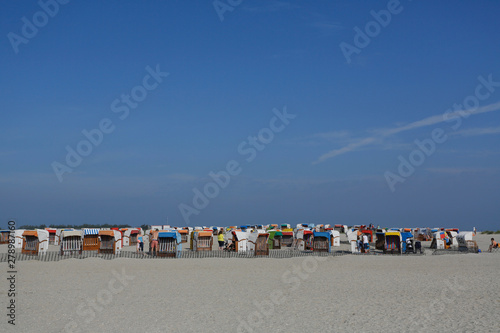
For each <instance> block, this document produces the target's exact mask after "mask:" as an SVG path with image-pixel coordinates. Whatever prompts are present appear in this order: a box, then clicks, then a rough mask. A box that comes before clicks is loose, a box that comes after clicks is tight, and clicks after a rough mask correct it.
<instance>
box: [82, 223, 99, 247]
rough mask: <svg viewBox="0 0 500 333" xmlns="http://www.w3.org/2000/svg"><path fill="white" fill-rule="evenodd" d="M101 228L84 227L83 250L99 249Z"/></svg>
mask: <svg viewBox="0 0 500 333" xmlns="http://www.w3.org/2000/svg"><path fill="white" fill-rule="evenodd" d="M99 246H100V244H99V229H95V228H84V229H83V240H82V250H83V251H99Z"/></svg>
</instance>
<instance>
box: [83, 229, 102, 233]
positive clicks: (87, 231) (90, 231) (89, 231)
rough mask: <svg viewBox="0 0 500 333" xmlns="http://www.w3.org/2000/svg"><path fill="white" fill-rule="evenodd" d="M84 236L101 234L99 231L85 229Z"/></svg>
mask: <svg viewBox="0 0 500 333" xmlns="http://www.w3.org/2000/svg"><path fill="white" fill-rule="evenodd" d="M83 234H84V235H98V234H99V229H87V228H85V229H83Z"/></svg>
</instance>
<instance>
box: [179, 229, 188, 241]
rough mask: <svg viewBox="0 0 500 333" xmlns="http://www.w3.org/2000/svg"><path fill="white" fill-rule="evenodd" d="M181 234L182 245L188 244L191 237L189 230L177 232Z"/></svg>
mask: <svg viewBox="0 0 500 333" xmlns="http://www.w3.org/2000/svg"><path fill="white" fill-rule="evenodd" d="M177 231H178V232H179V234H180V235H181V243H187V242H188V239H189V238H188V237H189V230H188V229H179V230H177Z"/></svg>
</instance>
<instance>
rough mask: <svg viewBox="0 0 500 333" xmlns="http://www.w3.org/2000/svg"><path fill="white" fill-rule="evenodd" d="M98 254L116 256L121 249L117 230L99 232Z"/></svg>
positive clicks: (119, 235) (119, 234)
mask: <svg viewBox="0 0 500 333" xmlns="http://www.w3.org/2000/svg"><path fill="white" fill-rule="evenodd" d="M99 237H100V242H99V253H102V254H118V252H119V249H120V248H121V246H120V244H118V242H119V241H121V233H120V231H119V230H99Z"/></svg>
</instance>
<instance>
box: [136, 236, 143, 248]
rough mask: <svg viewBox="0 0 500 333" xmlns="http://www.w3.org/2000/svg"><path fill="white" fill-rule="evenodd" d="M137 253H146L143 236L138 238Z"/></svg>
mask: <svg viewBox="0 0 500 333" xmlns="http://www.w3.org/2000/svg"><path fill="white" fill-rule="evenodd" d="M137 252H144V241H143V240H142V236H139V237H137Z"/></svg>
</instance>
